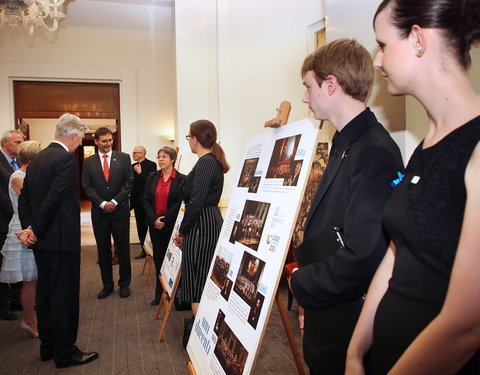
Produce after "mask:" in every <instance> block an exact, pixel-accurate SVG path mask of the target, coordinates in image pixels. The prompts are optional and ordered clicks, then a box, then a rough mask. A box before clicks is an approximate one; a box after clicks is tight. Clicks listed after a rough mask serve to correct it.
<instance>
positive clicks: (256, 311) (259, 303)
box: [247, 293, 265, 329]
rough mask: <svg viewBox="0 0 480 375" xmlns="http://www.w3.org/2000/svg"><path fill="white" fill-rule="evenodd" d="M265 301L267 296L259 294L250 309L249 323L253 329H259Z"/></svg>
mask: <svg viewBox="0 0 480 375" xmlns="http://www.w3.org/2000/svg"><path fill="white" fill-rule="evenodd" d="M264 300H265V296H264V295H263V294H260V293H257V295H256V296H255V302H254V304H253V306H252V307H251V309H250V314H248V319H247V321H248V323H250V325H251V326H252V327H253V328H255V329H256V328H257V323H258V319H259V318H260V313H261V312H262V307H263V301H264Z"/></svg>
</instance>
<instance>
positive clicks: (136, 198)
mask: <svg viewBox="0 0 480 375" xmlns="http://www.w3.org/2000/svg"><path fill="white" fill-rule="evenodd" d="M146 155H147V150H146V149H145V147H143V146H137V147H135V148H134V149H133V152H132V158H133V160H134V161H135V163H133V164H132V167H133V191H132V194H131V195H130V209H133V211H134V212H135V221H136V223H137V233H138V239H139V240H140V245H142V252H141V253H140V254H139V255H137V256H136V257H135V259H141V258H145V256H146V254H145V250H144V249H143V244H144V242H145V236H146V235H147V224H146V223H145V211H144V210H143V205H142V201H143V192H144V191H145V182H146V181H147V177H148V175H149V174H150V173H152V172H155V171H156V170H157V164H156V163H154V162H153V161H151V160H148V159H147V158H146Z"/></svg>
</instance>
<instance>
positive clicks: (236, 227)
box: [228, 221, 242, 244]
mask: <svg viewBox="0 0 480 375" xmlns="http://www.w3.org/2000/svg"><path fill="white" fill-rule="evenodd" d="M241 227H242V224H241V223H240V222H239V221H234V222H233V227H232V233H230V238H229V239H228V242H230V243H233V244H235V241H237V240H238V236H239V235H240V232H241V230H242V228H241Z"/></svg>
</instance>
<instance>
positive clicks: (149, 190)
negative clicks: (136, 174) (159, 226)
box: [143, 171, 186, 228]
mask: <svg viewBox="0 0 480 375" xmlns="http://www.w3.org/2000/svg"><path fill="white" fill-rule="evenodd" d="M176 172H177V176H176V177H175V178H173V179H172V182H171V183H170V192H169V193H168V201H167V212H166V213H165V214H164V216H165V218H164V219H163V220H162V221H163V222H164V223H165V227H169V228H170V227H171V228H173V226H174V225H175V220H177V215H178V210H179V209H180V205H181V204H182V198H181V196H180V188H179V186H180V184H181V183H182V181H183V180H184V179H185V177H186V176H185V175H184V174H181V173H180V172H178V171H176ZM160 174H161V171H155V172H154V173H151V174H150V175H149V176H148V178H147V183H146V184H145V194H144V195H143V209H144V210H145V214H146V217H147V219H146V220H147V223H146V224H147V225H149V226H153V224H154V222H155V220H156V219H157V214H156V213H155V190H156V189H157V185H158V181H159V179H160ZM165 227H164V228H165Z"/></svg>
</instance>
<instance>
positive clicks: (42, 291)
mask: <svg viewBox="0 0 480 375" xmlns="http://www.w3.org/2000/svg"><path fill="white" fill-rule="evenodd" d="M85 130H86V126H85V125H84V124H83V122H82V121H81V120H80V119H79V118H78V117H77V116H74V115H71V114H68V113H67V114H63V115H62V116H60V118H59V119H58V122H57V126H56V130H55V140H54V141H53V142H52V143H50V145H49V146H48V147H47V148H45V149H44V150H42V151H41V152H40V153H38V155H37V156H36V157H35V159H34V160H33V161H32V163H31V164H30V165H29V166H28V173H27V175H26V177H25V180H24V182H23V188H22V191H21V195H20V196H19V198H18V211H19V216H20V221H21V223H22V227H23V228H26V229H24V230H23V231H21V232H19V233H18V234H17V235H18V237H19V239H20V240H21V241H22V242H23V243H24V244H26V245H27V246H30V247H31V248H32V249H33V252H34V255H35V261H36V263H37V268H38V280H37V293H36V311H37V318H38V333H39V337H40V341H41V344H40V358H41V360H42V361H48V360H50V359H52V358H53V359H54V361H55V364H56V366H57V368H63V367H69V366H76V365H83V364H86V363H89V362H92V361H94V360H95V359H97V358H98V353H95V352H92V353H84V352H82V351H81V350H79V349H78V348H77V347H76V346H75V342H76V340H77V330H78V319H79V293H80V203H79V198H78V192H77V170H76V162H75V156H74V155H73V152H74V151H75V149H76V148H77V147H78V146H79V145H80V144H81V143H82V138H83V135H84V133H85Z"/></svg>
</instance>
